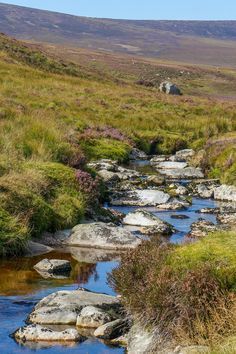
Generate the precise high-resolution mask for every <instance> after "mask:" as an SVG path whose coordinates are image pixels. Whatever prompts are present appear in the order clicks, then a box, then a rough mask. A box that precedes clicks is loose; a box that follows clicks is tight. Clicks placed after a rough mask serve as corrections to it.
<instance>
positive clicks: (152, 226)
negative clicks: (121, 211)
mask: <svg viewBox="0 0 236 354" xmlns="http://www.w3.org/2000/svg"><path fill="white" fill-rule="evenodd" d="M123 223H124V224H125V225H133V226H140V227H144V229H141V232H142V233H144V234H146V235H149V234H170V233H171V232H172V226H171V225H169V224H167V223H166V222H164V221H162V220H161V219H159V218H158V217H157V216H155V215H153V214H152V213H149V212H147V211H145V210H135V211H134V212H131V213H129V214H127V215H126V217H125V218H124V220H123Z"/></svg>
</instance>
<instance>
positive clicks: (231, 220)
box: [217, 213, 236, 227]
mask: <svg viewBox="0 0 236 354" xmlns="http://www.w3.org/2000/svg"><path fill="white" fill-rule="evenodd" d="M217 221H218V222H219V223H220V224H225V225H227V226H228V227H232V226H236V213H232V214H219V215H218V216H217Z"/></svg>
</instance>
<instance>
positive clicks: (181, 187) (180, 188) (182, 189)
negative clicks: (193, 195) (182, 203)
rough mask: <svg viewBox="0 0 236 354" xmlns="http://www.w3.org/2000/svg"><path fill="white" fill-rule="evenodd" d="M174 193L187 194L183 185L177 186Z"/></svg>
mask: <svg viewBox="0 0 236 354" xmlns="http://www.w3.org/2000/svg"><path fill="white" fill-rule="evenodd" d="M175 193H176V195H187V194H188V190H187V188H186V187H184V186H179V187H178V188H177V189H176V190H175Z"/></svg>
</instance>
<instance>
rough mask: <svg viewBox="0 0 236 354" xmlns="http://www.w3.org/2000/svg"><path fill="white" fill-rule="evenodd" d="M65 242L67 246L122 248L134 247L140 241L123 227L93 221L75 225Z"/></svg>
mask: <svg viewBox="0 0 236 354" xmlns="http://www.w3.org/2000/svg"><path fill="white" fill-rule="evenodd" d="M66 242H67V244H68V245H69V246H79V247H93V248H104V249H114V250H122V249H129V248H135V247H137V246H138V245H139V244H140V242H141V241H140V240H139V239H138V238H137V237H135V235H133V234H132V233H131V232H129V231H128V230H125V229H124V228H123V227H118V226H116V225H114V224H112V223H109V224H106V223H103V222H95V223H91V224H80V225H77V226H75V227H74V228H73V229H72V234H71V236H70V237H69V239H68V240H67V241H66Z"/></svg>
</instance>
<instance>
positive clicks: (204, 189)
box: [197, 184, 214, 199]
mask: <svg viewBox="0 0 236 354" xmlns="http://www.w3.org/2000/svg"><path fill="white" fill-rule="evenodd" d="M197 194H198V195H199V197H201V198H207V199H209V198H212V197H213V195H214V188H213V187H208V186H207V185H205V184H199V185H198V186H197Z"/></svg>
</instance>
